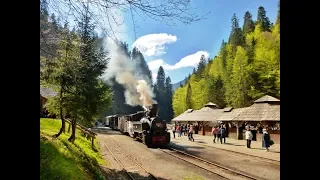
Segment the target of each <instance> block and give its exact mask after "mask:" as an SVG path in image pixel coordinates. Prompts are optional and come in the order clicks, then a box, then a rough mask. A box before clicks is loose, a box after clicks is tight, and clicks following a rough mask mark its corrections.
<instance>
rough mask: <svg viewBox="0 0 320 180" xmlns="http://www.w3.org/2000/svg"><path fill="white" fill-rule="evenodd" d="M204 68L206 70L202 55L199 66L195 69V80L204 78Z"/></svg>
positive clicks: (204, 59)
mask: <svg viewBox="0 0 320 180" xmlns="http://www.w3.org/2000/svg"><path fill="white" fill-rule="evenodd" d="M205 68H206V58H205V56H204V55H201V57H200V61H199V64H198V68H197V71H196V78H197V79H200V78H204V77H205V72H204V70H205Z"/></svg>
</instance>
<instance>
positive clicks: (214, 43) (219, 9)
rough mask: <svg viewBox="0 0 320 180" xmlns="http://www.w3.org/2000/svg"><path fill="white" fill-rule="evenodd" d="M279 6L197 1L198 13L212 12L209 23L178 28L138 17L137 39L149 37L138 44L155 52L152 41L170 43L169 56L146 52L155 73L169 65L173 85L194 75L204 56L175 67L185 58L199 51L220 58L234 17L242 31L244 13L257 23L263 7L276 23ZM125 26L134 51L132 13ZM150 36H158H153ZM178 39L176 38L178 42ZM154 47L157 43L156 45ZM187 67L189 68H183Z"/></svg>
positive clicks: (271, 1) (267, 0) (246, 0)
mask: <svg viewBox="0 0 320 180" xmlns="http://www.w3.org/2000/svg"><path fill="white" fill-rule="evenodd" d="M277 3H278V0H262V1H257V0H241V1H240V0H193V1H192V6H193V7H197V9H196V10H194V12H196V13H199V14H205V13H207V12H209V11H210V14H208V15H207V16H206V19H203V20H201V21H199V22H194V23H192V24H191V25H184V24H181V23H178V24H177V26H168V25H166V24H163V23H160V22H156V21H154V20H153V19H147V20H142V19H141V18H140V19H139V18H138V17H137V18H136V23H137V24H138V26H139V27H138V28H137V29H136V32H137V33H136V36H137V39H138V40H139V38H141V37H143V36H146V35H149V36H147V37H145V38H143V40H141V39H140V40H141V42H140V43H138V44H140V46H142V47H147V48H151V47H152V46H150V45H148V43H150V41H149V40H148V39H153V40H154V39H155V38H156V39H157V37H158V39H157V41H159V42H165V41H168V42H170V43H168V44H164V45H163V46H162V47H164V48H165V50H164V51H165V54H162V55H152V54H153V53H154V52H153V51H152V49H151V51H149V52H146V53H147V54H149V55H150V56H147V55H145V59H146V61H147V62H148V63H149V65H150V66H152V68H153V69H152V72H153V73H156V72H157V69H158V68H156V67H159V65H161V64H162V65H165V64H167V65H165V66H167V68H165V69H166V70H165V72H166V76H170V78H171V80H172V83H176V82H179V81H180V80H182V79H183V78H184V77H185V76H187V75H188V74H189V73H190V72H192V70H193V67H192V66H191V65H193V64H195V63H191V62H190V61H198V58H196V57H200V56H201V53H198V54H197V55H194V56H189V58H187V59H185V61H184V63H180V65H176V66H174V65H175V64H176V63H178V62H179V61H180V60H181V59H182V58H184V57H186V56H188V55H192V54H195V53H196V52H198V51H204V52H207V53H208V56H209V57H210V58H211V57H214V56H215V55H217V53H218V51H219V48H220V46H221V42H222V39H225V40H227V39H228V36H229V33H230V29H231V17H232V15H233V13H236V15H237V17H238V18H239V20H240V26H241V27H242V24H243V17H244V13H245V12H246V11H249V12H250V13H251V14H252V16H253V20H256V17H257V11H258V7H259V6H263V7H264V8H265V10H266V11H267V16H268V17H269V19H270V21H271V22H274V21H275V19H276V16H277V10H278V7H277ZM124 23H125V26H126V31H125V32H126V34H125V41H126V42H127V43H128V44H129V47H132V45H133V43H134V42H135V37H134V31H133V28H132V27H133V26H132V19H131V16H130V14H129V13H126V14H125V18H124ZM160 33H165V34H167V35H165V34H163V35H160V36H161V37H159V35H157V34H160ZM150 34H155V35H151V36H150ZM168 35H172V36H168ZM174 36H175V37H176V41H175V38H174ZM153 43H155V42H154V41H153ZM160 47H161V46H160ZM160 52H161V50H160ZM192 58H193V59H192ZM194 58H196V60H195V59H194ZM154 60H157V61H154ZM187 61H188V62H187ZM185 63H187V64H186V65H183V64H185ZM188 64H189V65H188ZM150 66H149V67H150ZM185 66H189V67H185Z"/></svg>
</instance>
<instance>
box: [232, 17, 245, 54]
mask: <svg viewBox="0 0 320 180" xmlns="http://www.w3.org/2000/svg"><path fill="white" fill-rule="evenodd" d="M231 23H232V26H231V33H230V36H229V44H231V45H232V49H233V54H235V51H236V48H237V46H241V45H243V43H244V38H243V35H242V34H243V33H242V30H241V28H240V27H239V19H238V18H237V16H236V14H235V13H234V14H233V16H232V18H231Z"/></svg>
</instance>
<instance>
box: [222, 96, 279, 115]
mask: <svg viewBox="0 0 320 180" xmlns="http://www.w3.org/2000/svg"><path fill="white" fill-rule="evenodd" d="M228 110H229V109H226V108H225V110H224V113H223V114H222V115H221V116H220V117H219V118H218V121H280V100H279V99H276V98H274V97H272V96H268V95H266V96H263V97H261V98H259V99H257V100H256V101H254V104H253V105H251V106H250V107H245V108H237V109H232V110H231V111H228Z"/></svg>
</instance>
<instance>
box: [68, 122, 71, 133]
mask: <svg viewBox="0 0 320 180" xmlns="http://www.w3.org/2000/svg"><path fill="white" fill-rule="evenodd" d="M70 128H71V122H70V123H69V127H68V133H70Z"/></svg>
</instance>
